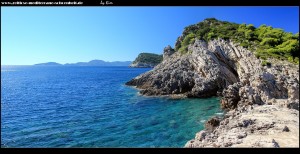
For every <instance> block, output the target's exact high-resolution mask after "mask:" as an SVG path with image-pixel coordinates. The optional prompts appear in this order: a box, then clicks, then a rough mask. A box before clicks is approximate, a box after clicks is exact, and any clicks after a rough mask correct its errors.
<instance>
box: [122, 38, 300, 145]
mask: <svg viewBox="0 0 300 154" xmlns="http://www.w3.org/2000/svg"><path fill="white" fill-rule="evenodd" d="M189 49H190V50H191V51H192V52H191V53H190V54H187V55H180V54H179V53H174V54H172V55H169V56H166V57H165V58H164V60H163V62H162V63H161V64H159V65H157V66H156V67H154V68H153V69H152V70H151V71H149V72H147V73H144V74H141V75H139V76H137V77H136V78H134V79H132V80H130V81H128V82H127V83H126V85H130V86H136V88H137V89H139V90H140V93H141V94H142V95H144V96H168V97H170V96H173V95H174V94H175V95H174V96H179V97H188V98H189V97H191V98H208V97H211V96H216V95H217V96H221V100H220V104H221V106H222V108H223V109H224V110H226V111H228V112H227V113H226V114H225V115H224V118H223V119H219V118H214V117H213V118H212V119H210V120H208V121H207V122H206V124H205V126H206V127H205V129H204V130H202V131H200V132H198V133H197V134H196V137H195V139H192V140H190V141H188V142H187V143H186V144H185V146H184V147H196V148H197V147H297V146H298V147H299V145H296V144H295V143H292V142H296V143H299V137H298V135H297V134H299V120H297V119H296V117H298V115H299V66H297V65H295V64H292V63H290V62H287V61H281V60H275V59H268V61H269V62H270V63H271V64H272V65H267V66H265V65H263V60H261V59H258V58H256V57H255V55H254V54H253V52H251V51H249V50H247V49H245V48H243V47H241V46H239V45H238V44H235V43H233V42H231V41H224V40H222V39H217V40H212V41H209V42H203V41H201V40H196V41H195V43H194V44H191V45H190V46H189ZM165 52H167V50H165V51H164V53H165ZM207 62H209V63H207ZM217 89H218V90H217ZM283 115H286V116H283ZM274 117H278V118H274ZM285 117H290V119H286V118H285ZM286 127H287V128H286ZM287 130H289V131H287ZM276 134H277V135H276ZM293 135H297V136H296V137H292V136H293ZM260 136H261V137H260Z"/></svg>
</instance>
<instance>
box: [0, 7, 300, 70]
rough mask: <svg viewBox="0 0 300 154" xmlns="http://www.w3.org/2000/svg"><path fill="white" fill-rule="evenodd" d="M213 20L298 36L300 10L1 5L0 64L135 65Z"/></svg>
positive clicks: (294, 8)
mask: <svg viewBox="0 0 300 154" xmlns="http://www.w3.org/2000/svg"><path fill="white" fill-rule="evenodd" d="M211 17H214V18H217V19H219V20H226V21H230V22H236V23H247V24H250V23H251V24H254V25H255V26H259V25H261V24H266V25H269V26H273V27H275V28H282V29H284V30H285V31H287V32H292V33H297V32H299V7H196V6H195V7H1V65H31V64H36V63H43V62H58V63H62V64H64V63H73V62H80V61H81V62H86V61H90V60H93V59H101V60H105V61H128V60H129V61H133V60H134V59H135V57H136V56H137V55H138V54H139V53H141V52H151V53H158V54H161V53H162V51H163V48H164V47H165V46H167V45H171V46H173V47H174V44H175V41H176V39H177V37H178V36H180V35H181V33H182V31H183V28H184V27H186V26H188V25H190V24H195V23H198V22H200V21H202V20H203V19H205V18H211Z"/></svg>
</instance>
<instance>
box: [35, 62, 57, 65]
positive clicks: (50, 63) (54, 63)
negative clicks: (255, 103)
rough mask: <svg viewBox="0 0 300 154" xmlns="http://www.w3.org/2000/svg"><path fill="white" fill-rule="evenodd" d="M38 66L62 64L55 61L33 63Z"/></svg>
mask: <svg viewBox="0 0 300 154" xmlns="http://www.w3.org/2000/svg"><path fill="white" fill-rule="evenodd" d="M35 65H39V66H61V65H62V64H60V63H56V62H48V63H40V64H35Z"/></svg>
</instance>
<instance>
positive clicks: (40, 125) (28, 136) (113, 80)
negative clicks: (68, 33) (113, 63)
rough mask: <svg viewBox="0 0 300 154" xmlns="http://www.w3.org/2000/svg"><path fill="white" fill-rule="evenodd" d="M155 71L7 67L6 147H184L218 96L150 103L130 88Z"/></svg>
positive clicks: (216, 111) (214, 110) (214, 111)
mask: <svg viewBox="0 0 300 154" xmlns="http://www.w3.org/2000/svg"><path fill="white" fill-rule="evenodd" d="M148 70H150V69H148V68H128V67H63V66H2V67H1V147H183V146H184V145H185V143H186V142H187V141H188V140H190V139H192V138H194V137H195V133H196V132H198V131H200V130H201V129H203V124H204V122H205V120H207V119H208V118H209V117H211V116H218V115H220V114H221V113H222V111H221V110H220V106H219V101H218V100H219V99H218V98H210V99H181V100H171V99H168V98H159V97H145V96H141V95H139V94H138V90H136V89H135V88H132V87H128V86H125V85H124V83H125V82H126V81H129V80H130V79H132V78H133V77H135V76H137V75H139V74H141V73H144V72H146V71H148Z"/></svg>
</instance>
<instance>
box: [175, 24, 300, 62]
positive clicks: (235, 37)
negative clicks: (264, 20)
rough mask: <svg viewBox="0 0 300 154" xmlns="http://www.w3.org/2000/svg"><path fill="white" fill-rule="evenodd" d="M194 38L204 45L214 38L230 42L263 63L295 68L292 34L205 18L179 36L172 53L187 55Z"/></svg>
mask: <svg viewBox="0 0 300 154" xmlns="http://www.w3.org/2000/svg"><path fill="white" fill-rule="evenodd" d="M195 38H198V39H202V40H205V41H208V40H212V39H214V38H222V39H224V40H229V39H230V40H232V41H234V42H235V43H239V44H240V45H241V46H243V47H244V48H247V49H249V50H250V51H254V52H255V55H256V56H257V57H258V58H261V59H263V60H266V59H267V58H269V57H270V58H276V59H280V60H288V61H290V62H293V63H297V64H299V33H297V34H292V33H288V32H284V31H283V30H282V29H279V28H273V27H271V26H266V25H261V26H259V27H258V28H256V27H254V26H253V25H252V24H249V25H246V24H236V23H231V22H226V21H219V20H217V19H215V18H208V19H205V20H204V21H203V22H200V23H198V24H194V25H191V26H188V27H185V29H184V32H183V34H182V36H180V37H178V39H177V41H176V45H175V50H176V51H179V52H180V53H182V54H185V53H187V52H188V45H189V44H191V43H194V41H195Z"/></svg>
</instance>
